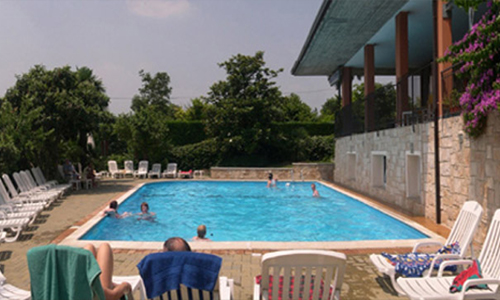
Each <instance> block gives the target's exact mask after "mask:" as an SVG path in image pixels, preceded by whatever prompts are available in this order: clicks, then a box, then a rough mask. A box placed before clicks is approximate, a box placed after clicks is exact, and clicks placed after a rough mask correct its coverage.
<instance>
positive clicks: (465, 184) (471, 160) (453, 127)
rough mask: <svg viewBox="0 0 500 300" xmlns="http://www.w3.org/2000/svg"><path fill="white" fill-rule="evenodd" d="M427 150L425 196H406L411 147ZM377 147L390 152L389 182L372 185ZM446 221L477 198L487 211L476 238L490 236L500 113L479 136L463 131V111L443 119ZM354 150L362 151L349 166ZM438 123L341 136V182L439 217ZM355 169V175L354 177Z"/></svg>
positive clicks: (496, 202) (499, 180) (499, 200)
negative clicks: (436, 138)
mask: <svg viewBox="0 0 500 300" xmlns="http://www.w3.org/2000/svg"><path fill="white" fill-rule="evenodd" d="M411 147H413V151H414V152H415V153H418V154H419V155H421V170H422V173H421V183H422V184H421V195H420V197H407V196H406V192H405V190H406V166H405V163H406V160H405V156H406V153H407V152H408V151H411ZM372 151H384V152H386V153H387V184H386V185H385V187H373V186H372V184H371V165H372V156H371V155H370V153H371V152H372ZM439 151H440V160H439V164H440V181H441V182H440V187H441V222H442V224H444V225H446V226H447V227H450V228H451V227H452V226H453V224H454V222H455V219H456V217H457V216H458V212H459V211H460V209H461V207H462V205H463V203H464V202H465V201H467V200H476V201H478V202H479V203H481V205H482V206H483V209H484V213H483V218H482V220H481V225H480V227H479V230H478V233H477V234H476V237H475V241H476V242H478V243H481V242H482V241H483V240H484V237H485V235H486V232H487V229H488V227H489V225H490V221H491V218H492V217H493V214H494V212H495V210H496V209H498V208H500V113H498V112H497V111H495V112H493V113H492V114H490V115H489V117H488V125H487V128H486V131H485V133H484V134H483V135H481V136H480V137H479V138H475V139H474V138H469V137H468V136H467V134H466V133H464V132H463V119H462V117H461V116H457V117H452V118H446V119H442V120H440V121H439ZM348 153H356V163H355V165H354V166H351V165H349V163H348V162H349V159H348ZM434 154H435V151H434V123H432V122H431V123H427V124H419V125H417V126H415V131H413V130H412V127H400V128H394V129H388V130H384V131H379V132H378V133H373V132H372V133H366V134H359V135H353V136H351V137H344V138H340V139H337V141H336V146H335V164H336V168H335V174H334V177H335V182H337V183H338V184H341V185H344V186H346V187H348V188H351V189H353V190H355V191H358V192H360V193H363V194H366V195H368V196H370V197H372V198H375V199H378V200H379V201H381V202H383V203H386V204H388V205H391V206H393V207H396V208H399V209H401V210H402V211H403V212H405V213H408V214H411V215H423V216H425V217H426V218H429V219H432V220H434V221H435V220H436V206H435V203H436V198H435V195H436V194H435V191H436V186H435V169H434V165H435V157H434ZM350 168H354V170H355V178H354V179H352V178H349V175H348V174H350V173H349V169H350Z"/></svg>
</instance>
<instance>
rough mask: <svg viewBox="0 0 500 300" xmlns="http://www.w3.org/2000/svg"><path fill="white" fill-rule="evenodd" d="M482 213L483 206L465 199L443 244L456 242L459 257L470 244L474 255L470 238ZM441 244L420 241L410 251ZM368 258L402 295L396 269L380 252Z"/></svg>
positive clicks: (463, 255) (443, 255)
mask: <svg viewBox="0 0 500 300" xmlns="http://www.w3.org/2000/svg"><path fill="white" fill-rule="evenodd" d="M482 214H483V208H482V207H481V205H479V203H477V202H476V201H467V202H465V203H464V205H463V206H462V209H461V210H460V213H459V214H458V217H457V220H456V221H455V224H454V225H453V228H452V229H451V231H450V235H449V236H448V239H447V240H446V242H445V245H451V244H453V243H455V242H458V244H459V246H460V254H459V255H458V256H459V257H465V254H466V252H467V248H468V247H469V246H470V249H471V255H472V256H473V255H474V252H473V249H472V238H473V237H474V233H475V232H476V229H477V227H478V226H479V221H480V220H481V215H482ZM436 245H437V246H440V247H441V246H443V244H442V243H440V242H438V241H431V242H422V243H418V244H416V245H415V246H414V247H413V250H412V252H418V249H419V248H421V247H426V246H436ZM455 256H456V255H452V254H441V255H439V257H442V258H444V257H448V258H452V257H455ZM370 260H371V261H372V262H373V264H374V265H375V267H377V269H378V270H379V272H380V273H383V274H386V275H388V276H389V277H390V279H391V282H392V285H393V287H394V289H395V290H396V291H397V292H398V294H401V295H404V294H403V291H402V290H401V288H400V287H399V285H398V283H397V282H396V269H395V267H394V266H393V265H392V264H390V263H389V261H388V260H387V259H386V258H385V257H383V256H382V255H380V254H372V255H370Z"/></svg>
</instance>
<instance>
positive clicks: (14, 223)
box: [0, 210, 30, 243]
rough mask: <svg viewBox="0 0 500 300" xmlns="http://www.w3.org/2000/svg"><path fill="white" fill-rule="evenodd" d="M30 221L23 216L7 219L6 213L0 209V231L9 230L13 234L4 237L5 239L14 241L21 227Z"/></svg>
mask: <svg viewBox="0 0 500 300" xmlns="http://www.w3.org/2000/svg"><path fill="white" fill-rule="evenodd" d="M29 223H30V219H28V218H24V219H9V217H8V216H7V214H6V213H4V212H3V211H2V210H0V231H4V230H6V229H7V230H10V231H12V232H13V234H14V235H13V236H10V237H7V236H6V237H5V239H4V240H5V241H6V242H8V243H10V242H15V241H16V240H17V238H18V237H19V235H20V234H21V231H22V230H23V228H25V227H26V226H28V225H29Z"/></svg>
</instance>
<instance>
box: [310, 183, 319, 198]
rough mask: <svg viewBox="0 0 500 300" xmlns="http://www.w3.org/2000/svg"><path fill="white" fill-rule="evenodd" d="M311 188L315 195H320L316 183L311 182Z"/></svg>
mask: <svg viewBox="0 0 500 300" xmlns="http://www.w3.org/2000/svg"><path fill="white" fill-rule="evenodd" d="M311 189H312V191H313V197H320V195H319V192H318V190H317V189H316V185H315V184H314V183H313V184H311Z"/></svg>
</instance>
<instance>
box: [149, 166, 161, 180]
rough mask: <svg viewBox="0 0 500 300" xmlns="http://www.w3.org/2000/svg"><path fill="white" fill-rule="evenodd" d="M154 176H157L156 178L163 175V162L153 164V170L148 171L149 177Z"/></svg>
mask: <svg viewBox="0 0 500 300" xmlns="http://www.w3.org/2000/svg"><path fill="white" fill-rule="evenodd" d="M153 176H156V178H160V177H161V164H153V167H152V168H151V171H149V172H148V177H149V178H153Z"/></svg>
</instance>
